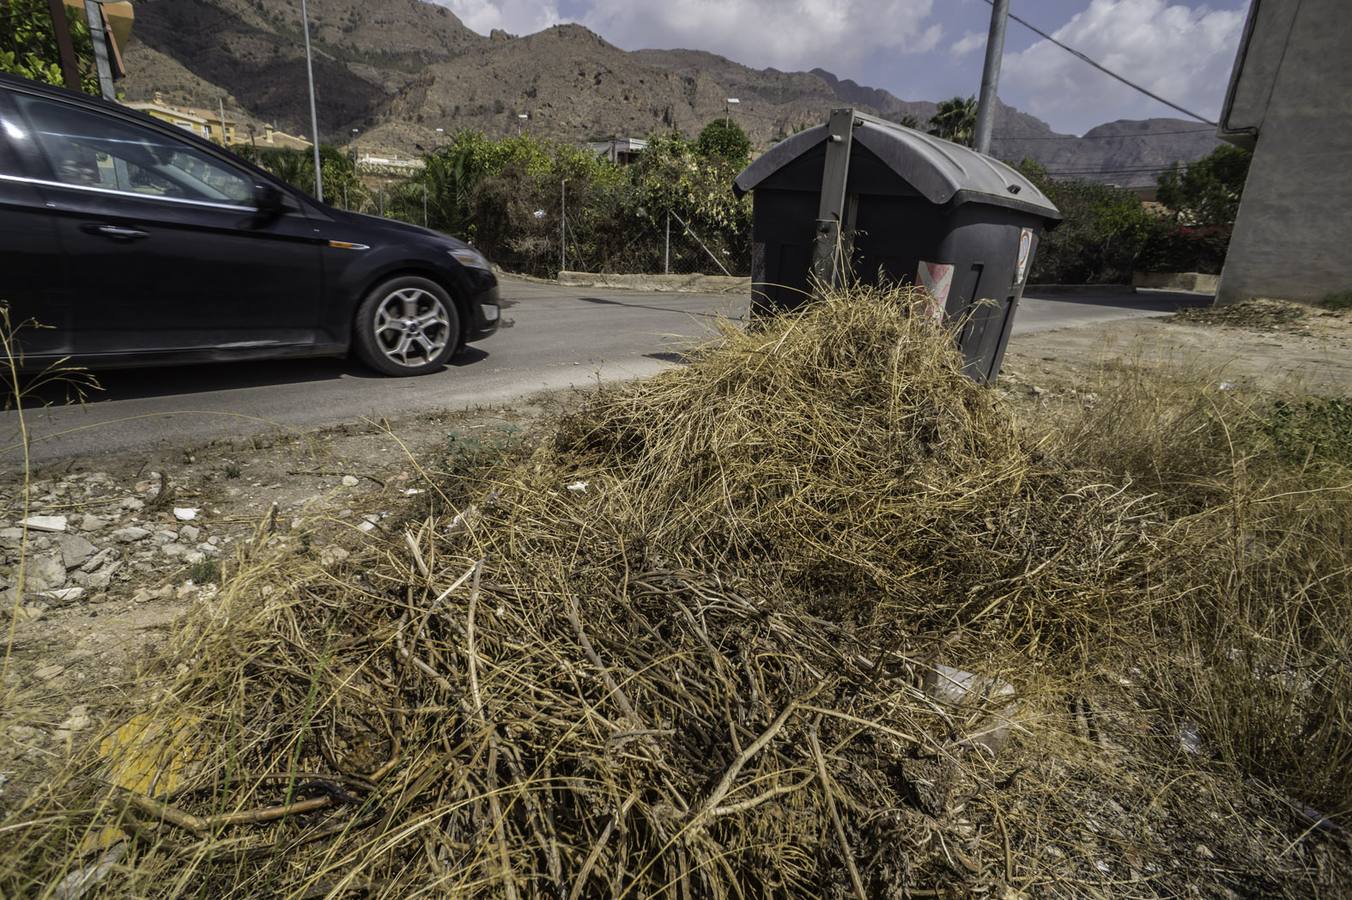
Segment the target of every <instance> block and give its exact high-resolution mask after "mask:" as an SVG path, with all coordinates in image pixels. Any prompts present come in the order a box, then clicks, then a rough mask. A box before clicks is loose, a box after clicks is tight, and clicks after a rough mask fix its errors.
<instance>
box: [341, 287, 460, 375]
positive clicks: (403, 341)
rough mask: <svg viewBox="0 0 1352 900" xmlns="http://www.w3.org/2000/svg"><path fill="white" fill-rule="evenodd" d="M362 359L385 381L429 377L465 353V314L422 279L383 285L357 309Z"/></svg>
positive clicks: (356, 340) (442, 291)
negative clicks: (462, 326) (389, 377)
mask: <svg viewBox="0 0 1352 900" xmlns="http://www.w3.org/2000/svg"><path fill="white" fill-rule="evenodd" d="M352 332H353V340H352V342H353V346H354V349H355V350H356V352H357V357H358V358H359V359H360V360H361V361H362V362H364V363H365V364H366V365H368V366H370V367H371V368H372V369H375V370H376V371H377V372H380V373H382V374H384V375H393V376H396V377H399V376H409V375H426V374H427V373H428V372H435V371H437V370H438V369H441V368H442V367H443V366H445V365H446V362H447V360H449V359H450V358H451V357H452V356H453V355H455V352H456V351H457V350H458V349H459V348H460V312H459V310H458V309H457V308H456V305H455V301H453V300H452V299H451V295H450V294H448V293H447V292H446V289H445V288H443V287H442V286H441V285H439V284H437V283H436V282H435V281H431V280H430V279H427V278H421V277H419V276H416V275H404V276H401V277H399V278H391V279H390V280H389V281H385V282H382V283H381V284H379V285H377V286H376V287H375V289H373V290H372V291H371V292H370V293H369V294H367V295H366V299H365V300H363V301H362V302H361V305H360V306H358V307H357V317H356V321H355V322H353V326H352Z"/></svg>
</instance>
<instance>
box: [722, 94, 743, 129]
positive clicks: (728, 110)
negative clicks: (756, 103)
mask: <svg viewBox="0 0 1352 900" xmlns="http://www.w3.org/2000/svg"><path fill="white" fill-rule="evenodd" d="M741 102H742V101H741V100H738V99H737V98H736V97H728V98H727V99H726V100H724V101H723V124H725V125H731V124H732V107H733V106H735V105H736V104H738V103H741Z"/></svg>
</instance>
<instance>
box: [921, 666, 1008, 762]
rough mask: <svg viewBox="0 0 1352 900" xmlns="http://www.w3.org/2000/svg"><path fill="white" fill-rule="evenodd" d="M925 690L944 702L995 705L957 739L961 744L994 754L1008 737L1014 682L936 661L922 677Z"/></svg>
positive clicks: (977, 706)
mask: <svg viewBox="0 0 1352 900" xmlns="http://www.w3.org/2000/svg"><path fill="white" fill-rule="evenodd" d="M925 693H927V694H928V695H929V696H930V697H931V698H932V699H934V700H937V701H938V702H940V703H944V704H946V705H948V706H968V705H970V706H973V707H976V708H978V709H979V708H981V707H986V706H990V707H995V708H993V709H992V710H991V711H990V714H989V715H987V716H985V717H984V718H983V719H982V720H981V721H980V722H979V723H978V724H977V725H976V727H975V728H974V729H972V731H971V732H970V733H968V734H966V735H964V736H963V738H962V740H961V741H960V742H959V743H960V745H961V746H964V747H983V748H985V749H986V750H988V751H989V752H990V753H991V754H992V755H996V754H998V753H999V752H1000V750H1001V749H1002V748H1003V747H1004V745H1005V744H1006V743H1007V742H1008V741H1009V736H1010V733H1011V731H1012V727H1013V722H1014V717H1015V716H1016V715H1017V714H1018V712H1019V704H1018V702H1017V701H1016V700H1015V699H1014V698H1015V694H1016V692H1015V690H1014V685H1012V684H1010V683H1009V682H1007V681H1001V680H1000V679H998V678H993V677H990V676H988V675H977V674H976V673H974V672H966V671H963V670H962V669H955V668H953V667H952V666H945V665H936V666H934V668H933V670H932V671H931V672H930V673H929V674H928V675H927V676H926V678H925Z"/></svg>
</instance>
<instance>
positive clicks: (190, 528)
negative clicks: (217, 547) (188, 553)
mask: <svg viewBox="0 0 1352 900" xmlns="http://www.w3.org/2000/svg"><path fill="white" fill-rule="evenodd" d="M201 536H202V529H200V528H198V527H197V526H196V525H184V526H183V527H182V528H180V529H179V530H178V539H179V540H180V541H183V542H184V543H185V544H195V543H197V539H198V538H200V537H201Z"/></svg>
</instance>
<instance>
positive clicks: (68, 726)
mask: <svg viewBox="0 0 1352 900" xmlns="http://www.w3.org/2000/svg"><path fill="white" fill-rule="evenodd" d="M93 724H94V720H93V719H91V718H89V707H87V706H72V707H71V708H70V715H68V716H66V720H65V721H64V722H62V723H61V730H62V731H71V732H74V731H84V730H85V729H86V728H88V727H89V726H90V725H93Z"/></svg>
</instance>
